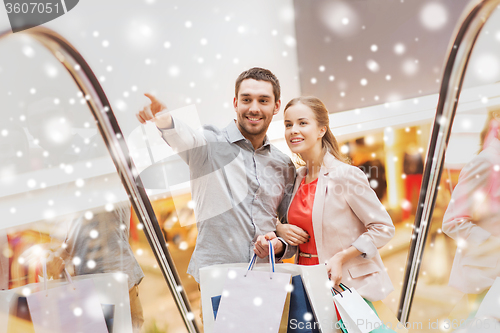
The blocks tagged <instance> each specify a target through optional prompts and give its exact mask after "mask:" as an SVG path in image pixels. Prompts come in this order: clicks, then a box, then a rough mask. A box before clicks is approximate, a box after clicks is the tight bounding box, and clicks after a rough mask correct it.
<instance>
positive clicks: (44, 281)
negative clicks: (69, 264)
mask: <svg viewBox="0 0 500 333" xmlns="http://www.w3.org/2000/svg"><path fill="white" fill-rule="evenodd" d="M42 269H43V290H44V291H45V296H48V288H47V281H48V279H49V278H48V276H47V259H46V258H45V257H42ZM63 273H64V277H65V278H66V281H68V282H69V283H70V284H71V287H72V288H73V290H76V287H75V285H74V283H73V279H72V278H71V275H70V274H69V273H68V270H67V269H66V267H64V270H63Z"/></svg>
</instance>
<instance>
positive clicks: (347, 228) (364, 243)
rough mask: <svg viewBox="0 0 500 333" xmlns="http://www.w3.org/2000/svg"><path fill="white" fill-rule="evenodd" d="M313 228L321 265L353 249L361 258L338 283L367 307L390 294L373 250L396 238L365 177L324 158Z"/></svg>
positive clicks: (301, 172) (389, 285) (345, 269)
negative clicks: (352, 289) (350, 288)
mask: <svg viewBox="0 0 500 333" xmlns="http://www.w3.org/2000/svg"><path fill="white" fill-rule="evenodd" d="M305 174H306V169H305V167H302V168H300V169H299V170H298V172H297V179H296V180H295V188H294V192H293V197H294V196H295V193H296V192H297V189H298V187H299V185H300V183H301V181H302V178H303V177H304V176H305ZM312 222H313V230H314V237H315V239H316V247H317V250H318V257H319V262H320V263H325V262H327V261H328V260H329V259H330V258H331V257H333V255H334V254H336V253H338V252H340V251H342V250H346V249H347V248H349V247H350V246H351V245H352V246H354V247H355V248H357V249H358V250H359V251H360V252H362V253H363V254H362V255H360V256H358V257H356V258H353V259H352V260H350V261H349V262H347V263H345V264H344V266H343V268H342V283H344V284H345V285H347V286H348V287H354V288H355V289H356V290H357V291H358V292H359V294H360V295H361V296H362V297H364V298H366V299H368V300H369V301H379V300H382V299H384V298H385V297H386V296H387V295H388V294H389V293H390V292H391V291H393V290H394V288H393V286H392V283H391V280H390V278H389V275H388V274H387V272H386V271H385V267H384V264H383V263H382V259H381V258H380V254H379V253H378V250H377V249H379V248H381V247H382V246H384V245H385V244H387V242H388V241H389V240H390V239H391V238H392V237H393V236H394V230H395V229H394V225H393V223H392V220H391V218H390V216H389V214H388V213H387V211H386V210H385V208H384V206H383V205H382V204H381V203H380V201H379V200H378V198H377V196H376V194H375V192H374V191H373V189H372V188H371V187H370V185H369V184H368V179H367V177H366V175H365V174H364V173H363V171H361V170H360V169H359V168H357V167H355V166H352V165H348V164H345V163H342V162H340V161H339V160H337V159H336V158H335V157H334V156H333V155H331V154H330V153H327V154H326V155H325V158H324V160H323V166H322V167H321V170H320V174H319V176H318V184H317V186H316V193H315V197H314V205H313V211H312Z"/></svg>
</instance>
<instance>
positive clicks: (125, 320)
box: [0, 273, 132, 333]
mask: <svg viewBox="0 0 500 333" xmlns="http://www.w3.org/2000/svg"><path fill="white" fill-rule="evenodd" d="M83 280H91V281H93V283H94V285H95V287H96V291H97V293H98V297H99V301H100V303H101V307H103V306H104V305H108V304H113V305H114V312H113V316H112V317H110V316H106V314H107V313H109V314H111V313H110V312H108V311H106V309H104V310H105V312H104V314H105V319H106V321H107V322H110V323H111V321H110V320H112V327H111V326H109V332H114V333H132V319H131V314H130V300H129V290H128V280H127V276H126V275H125V274H123V273H101V274H89V275H80V276H76V277H73V281H74V282H75V281H83ZM66 284H67V282H66V281H64V280H55V281H53V280H51V281H48V282H47V288H48V289H52V288H56V287H60V286H64V285H66ZM43 289H44V286H43V283H32V284H28V285H25V286H22V287H18V288H15V289H10V290H1V291H0V323H7V324H6V325H1V324H0V333H30V332H34V330H33V324H32V322H31V320H29V321H27V320H24V319H21V318H19V317H18V316H16V315H15V314H16V312H18V310H17V304H18V299H20V298H24V299H25V300H26V296H24V295H28V294H32V293H36V292H40V291H43ZM26 304H27V303H26ZM14 307H15V308H16V310H14ZM11 309H12V310H11ZM28 313H29V312H28ZM30 329H31V330H30ZM71 332H73V331H71Z"/></svg>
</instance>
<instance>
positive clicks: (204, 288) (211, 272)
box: [200, 263, 339, 333]
mask: <svg viewBox="0 0 500 333" xmlns="http://www.w3.org/2000/svg"><path fill="white" fill-rule="evenodd" d="M247 266H248V264H245V263H240V264H221V265H213V266H207V267H203V268H201V269H200V287H201V288H200V289H201V302H202V309H203V329H204V332H205V333H212V332H214V323H215V321H214V313H213V307H212V297H214V296H220V295H221V293H222V289H223V287H224V283H225V276H226V275H227V272H228V269H234V268H243V269H244V268H246V267H247ZM253 270H254V271H268V270H269V264H267V263H266V264H264V263H257V264H255V265H254V268H253ZM275 271H276V272H281V273H288V274H290V275H292V276H293V275H300V276H301V277H302V281H303V284H304V287H305V290H306V292H307V296H308V298H309V301H310V303H311V308H312V310H313V314H314V317H315V318H316V320H317V323H318V325H319V329H320V332H322V333H338V332H339V331H338V330H337V329H336V328H335V323H336V322H337V316H336V315H335V310H334V303H333V297H332V292H331V287H332V286H333V284H332V283H331V281H330V280H329V279H328V274H327V272H326V266H325V265H311V266H302V265H295V264H289V263H287V264H283V263H280V264H276V266H275ZM332 323H333V324H332Z"/></svg>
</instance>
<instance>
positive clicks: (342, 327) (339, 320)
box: [335, 305, 348, 333]
mask: <svg viewBox="0 0 500 333" xmlns="http://www.w3.org/2000/svg"><path fill="white" fill-rule="evenodd" d="M335 313H336V315H337V322H336V323H335V326H336V327H337V328H338V329H339V330H341V331H342V333H348V332H347V328H346V327H345V325H344V322H343V321H342V317H341V316H340V313H339V309H337V305H335Z"/></svg>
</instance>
